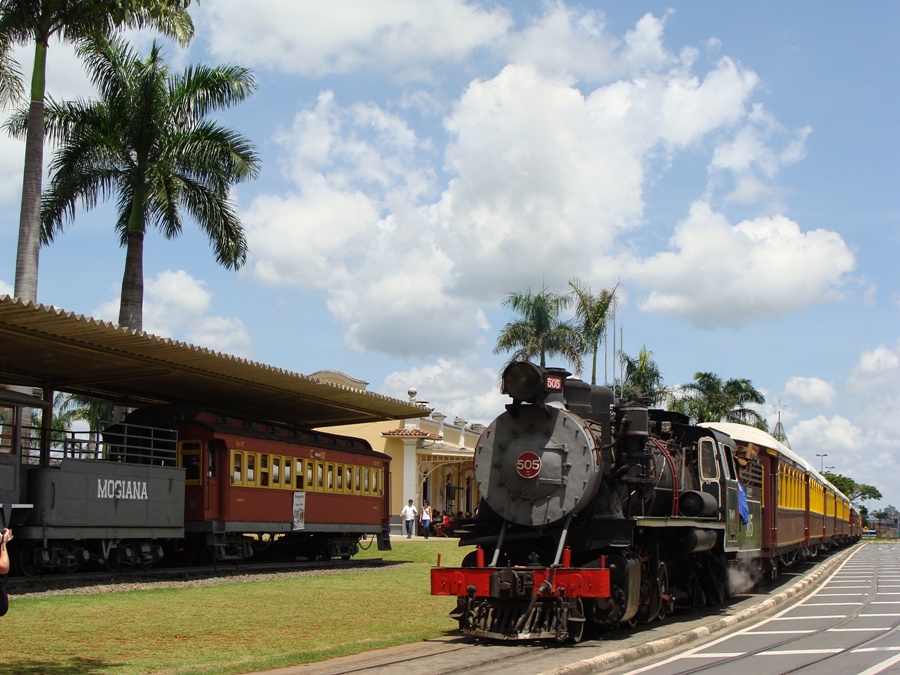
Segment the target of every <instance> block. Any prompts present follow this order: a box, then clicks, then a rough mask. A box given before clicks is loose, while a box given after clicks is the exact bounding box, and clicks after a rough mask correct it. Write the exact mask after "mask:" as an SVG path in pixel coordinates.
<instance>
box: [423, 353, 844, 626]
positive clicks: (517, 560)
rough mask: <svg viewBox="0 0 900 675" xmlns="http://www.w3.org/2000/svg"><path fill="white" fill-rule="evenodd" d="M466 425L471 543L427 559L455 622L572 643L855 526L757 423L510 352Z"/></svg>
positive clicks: (826, 487)
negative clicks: (474, 437) (488, 405)
mask: <svg viewBox="0 0 900 675" xmlns="http://www.w3.org/2000/svg"><path fill="white" fill-rule="evenodd" d="M502 387H503V392H504V393H506V394H508V395H509V396H510V397H512V403H510V404H508V405H507V406H506V411H505V412H504V413H503V414H501V415H500V416H499V417H497V418H496V419H495V420H494V421H493V422H492V423H491V425H490V426H489V427H488V429H487V430H486V431H485V432H484V434H483V435H482V437H481V439H480V441H479V443H478V446H477V448H476V451H475V476H476V479H477V481H478V485H479V488H480V490H481V495H482V501H481V504H480V506H479V511H478V513H477V516H476V517H475V518H474V519H472V520H470V521H468V522H464V523H462V525H461V527H460V529H459V530H458V532H457V533H458V534H459V535H460V545H461V546H467V545H476V549H475V550H474V551H472V552H471V553H469V554H468V555H467V556H466V557H465V559H464V560H463V563H462V566H461V567H459V568H444V567H436V568H433V569H432V575H431V592H432V594H433V595H451V596H456V597H457V606H456V608H455V609H454V610H453V611H452V612H451V616H452V617H453V618H454V619H456V620H457V621H458V622H459V626H460V629H461V630H462V631H463V632H464V633H466V634H469V635H473V636H479V637H486V638H492V639H503V640H515V639H546V638H552V639H556V640H558V641H566V640H574V641H578V640H580V639H581V637H582V635H583V631H584V629H585V626H586V625H587V624H593V625H595V626H599V627H614V626H618V625H622V624H624V625H630V626H634V625H636V624H638V623H647V622H650V621H654V620H658V619H663V618H665V617H666V615H668V614H669V613H670V612H672V611H673V610H674V609H675V608H676V606H677V605H687V606H690V607H693V608H700V607H703V606H704V605H706V604H707V603H720V602H722V601H724V600H725V598H726V597H727V596H728V594H729V584H728V577H729V570H730V569H737V568H742V569H743V570H745V571H750V572H751V573H753V574H756V575H759V574H767V575H769V576H774V575H775V574H777V572H778V569H779V567H781V566H784V565H788V564H791V563H793V562H796V561H798V560H802V559H805V558H807V557H809V556H811V555H814V554H816V553H818V552H819V551H820V550H824V549H827V548H830V547H832V546H836V545H839V544H843V543H847V542H848V541H851V540H852V539H854V538H858V536H859V515H858V513H857V512H856V511H855V510H854V509H853V508H852V507H851V506H850V503H849V501H848V500H847V499H846V497H844V495H843V494H841V493H840V492H839V491H837V490H836V489H835V488H834V487H833V486H832V485H830V484H829V483H828V481H827V480H826V479H825V478H823V477H822V476H820V475H819V474H818V473H816V472H815V471H814V470H813V469H812V468H811V467H810V466H809V465H808V464H807V463H806V462H805V461H804V460H803V459H802V458H800V457H799V456H797V455H796V454H794V453H792V452H791V451H790V449H789V448H787V447H786V446H784V445H782V444H780V443H779V442H778V441H776V440H775V439H774V438H772V437H771V436H769V435H768V434H766V433H765V432H762V431H759V430H758V429H753V428H750V427H744V426H743V425H735V424H719V425H703V426H696V425H691V424H690V423H689V420H688V418H687V417H685V416H684V415H681V414H679V413H674V412H669V411H664V410H655V409H651V408H649V407H648V405H647V402H646V401H641V400H635V399H631V400H616V399H615V397H614V395H613V392H612V391H611V390H610V389H609V388H606V387H599V386H593V385H590V384H587V383H585V382H583V381H581V380H577V379H572V378H570V377H569V373H568V372H566V371H564V370H561V369H544V368H541V367H539V366H536V365H534V364H531V363H527V362H519V363H514V364H512V365H510V366H509V367H508V368H507V369H506V371H505V372H504V374H503V383H502Z"/></svg>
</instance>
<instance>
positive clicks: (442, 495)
mask: <svg viewBox="0 0 900 675" xmlns="http://www.w3.org/2000/svg"><path fill="white" fill-rule="evenodd" d="M309 377H312V378H314V379H316V380H319V381H321V382H327V383H329V384H336V385H341V386H344V387H349V388H352V389H360V390H363V391H364V390H365V389H366V387H367V386H368V382H364V381H362V380H357V379H355V378H352V377H350V376H349V375H346V374H345V373H341V372H338V371H335V370H320V371H318V372H315V373H311V374H310V375H309ZM408 393H409V399H410V403H412V404H414V405H417V406H419V407H420V408H421V409H422V416H421V417H415V418H410V419H406V420H399V421H398V420H389V421H386V422H368V423H364V424H347V425H341V426H329V427H328V428H327V429H323V430H325V431H328V432H330V433H334V434H344V435H347V436H356V437H359V438H363V439H365V440H366V441H368V442H369V444H370V445H371V446H372V449H373V450H377V451H378V452H383V453H385V454H386V455H389V456H390V458H391V474H390V481H389V483H388V485H389V486H390V491H391V495H390V500H391V501H390V503H391V513H392V516H391V530H392V533H393V534H397V535H399V534H401V532H402V523H401V522H400V511H401V510H402V509H403V507H404V506H405V505H406V503H407V501H408V500H410V499H412V500H413V503H414V504H415V505H416V508H417V509H419V512H420V513H421V510H422V502H423V501H424V500H426V499H427V500H428V502H429V504H431V508H432V510H433V511H440V512H441V513H444V512H445V511H449V512H450V513H451V514H453V515H458V514H460V513H462V514H463V515H465V514H473V513H474V512H475V509H476V507H477V506H478V501H479V499H480V498H481V495H480V494H479V492H478V484H477V483H476V481H475V472H474V470H473V467H472V460H473V458H474V456H475V446H476V444H477V443H478V438H479V437H480V436H481V432H482V431H484V426H483V425H481V424H468V423H467V422H466V420H464V419H461V418H459V417H456V418H454V419H453V420H452V421H451V420H449V419H448V418H447V416H446V415H444V414H442V413H440V412H437V411H434V410H432V409H431V408H430V407H429V406H428V403H427V401H419V400H417V399H416V396H417V393H418V392H417V391H416V390H415V389H410V390H409V392H408Z"/></svg>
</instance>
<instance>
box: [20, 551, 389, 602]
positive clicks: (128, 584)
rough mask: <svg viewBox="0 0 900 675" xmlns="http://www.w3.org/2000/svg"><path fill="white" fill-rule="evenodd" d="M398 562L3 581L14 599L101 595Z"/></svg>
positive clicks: (166, 570)
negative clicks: (38, 595)
mask: <svg viewBox="0 0 900 675" xmlns="http://www.w3.org/2000/svg"><path fill="white" fill-rule="evenodd" d="M395 564H398V563H393V562H387V561H385V560H383V559H381V558H371V559H364V560H327V561H326V560H318V561H304V562H291V563H284V562H281V563H257V564H246V563H243V564H235V565H217V566H212V565H210V566H205V567H160V568H151V569H149V570H146V569H137V568H121V569H118V570H115V571H112V572H110V571H97V572H80V573H76V574H45V575H37V576H33V577H23V576H11V577H8V578H7V580H6V586H7V590H8V591H9V593H10V594H11V595H13V596H28V595H37V594H48V593H59V594H61V593H80V594H85V593H101V592H105V591H108V590H116V588H117V587H118V588H120V589H126V588H127V589H131V588H135V587H140V588H144V587H153V586H160V585H167V584H168V585H184V584H212V583H225V582H228V581H235V580H247V579H248V578H249V577H257V578H264V577H270V576H275V575H283V574H317V573H318V574H328V573H338V572H341V571H344V570H358V569H367V568H380V567H385V566H389V565H395Z"/></svg>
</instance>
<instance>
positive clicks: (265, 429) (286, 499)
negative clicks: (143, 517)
mask: <svg viewBox="0 0 900 675" xmlns="http://www.w3.org/2000/svg"><path fill="white" fill-rule="evenodd" d="M179 415H180V417H181V419H180V420H179V421H178V422H177V430H178V439H179V440H178V463H179V466H181V467H184V469H185V471H186V474H185V522H184V528H185V538H186V540H187V541H188V542H191V543H192V544H193V545H194V546H195V547H199V548H200V549H201V550H203V551H204V552H205V553H206V554H213V555H214V556H215V557H216V558H217V559H222V558H235V557H239V558H246V557H249V555H250V554H251V553H253V551H254V549H255V550H257V551H261V550H263V549H270V548H272V547H273V546H274V547H275V548H276V549H277V550H278V552H279V554H280V555H286V556H289V557H297V556H303V557H308V558H326V559H327V558H332V557H342V558H345V559H346V558H349V557H350V556H352V555H353V554H355V553H356V552H357V550H358V542H359V540H360V538H361V537H370V536H371V537H374V538H376V539H377V540H378V543H379V548H382V549H384V548H390V540H389V517H390V506H389V501H388V500H389V490H388V484H387V481H388V477H389V464H390V457H388V456H387V455H385V454H382V453H380V452H375V451H373V450H372V448H371V446H370V445H369V444H368V443H367V442H366V441H364V440H362V439H359V438H351V437H347V436H338V435H334V434H328V433H323V432H320V431H312V430H304V429H297V428H292V427H287V426H279V425H273V424H268V423H265V422H255V421H250V420H244V419H239V418H235V417H229V416H225V415H219V414H216V413H213V412H207V411H198V412H186V411H181V412H180V413H179ZM248 534H250V535H252V536H247V535H248Z"/></svg>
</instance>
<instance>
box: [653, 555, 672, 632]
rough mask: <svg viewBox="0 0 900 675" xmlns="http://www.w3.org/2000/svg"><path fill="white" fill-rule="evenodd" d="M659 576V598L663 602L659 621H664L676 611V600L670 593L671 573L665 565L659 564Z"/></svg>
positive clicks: (660, 607)
mask: <svg viewBox="0 0 900 675" xmlns="http://www.w3.org/2000/svg"><path fill="white" fill-rule="evenodd" d="M657 576H658V577H659V597H660V600H661V602H660V606H659V620H660V621H662V620H663V619H665V618H666V617H667V616H668V615H669V614H671V612H672V610H674V609H675V599H674V598H673V597H672V594H671V593H670V592H669V571H668V570H667V569H666V564H665V563H660V564H659V572H658V574H657Z"/></svg>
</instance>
